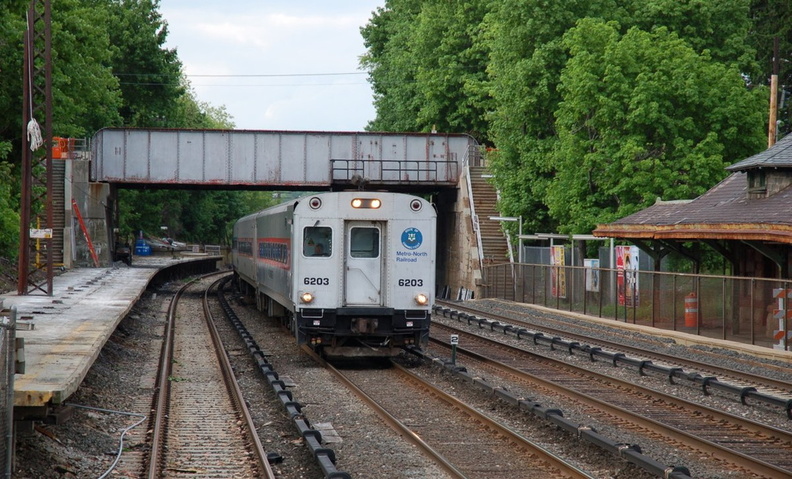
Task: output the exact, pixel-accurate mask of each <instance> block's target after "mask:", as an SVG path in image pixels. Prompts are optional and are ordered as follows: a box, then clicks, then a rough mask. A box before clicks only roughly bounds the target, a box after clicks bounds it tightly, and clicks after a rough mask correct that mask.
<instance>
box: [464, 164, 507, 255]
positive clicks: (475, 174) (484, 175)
mask: <svg viewBox="0 0 792 479" xmlns="http://www.w3.org/2000/svg"><path fill="white" fill-rule="evenodd" d="M469 178H470V190H471V191H470V204H471V210H472V212H473V214H474V217H473V221H474V224H477V225H478V236H479V251H480V252H481V264H482V266H486V265H489V264H501V263H508V262H510V261H511V258H510V255H509V243H508V241H507V239H506V236H505V235H504V233H503V230H502V229H501V224H500V222H499V221H495V220H491V219H490V217H493V216H499V215H500V213H499V212H498V210H497V204H498V193H497V191H496V190H495V187H494V186H492V184H491V183H490V181H489V178H490V174H489V172H488V171H487V167H485V166H472V165H471V166H470V167H469Z"/></svg>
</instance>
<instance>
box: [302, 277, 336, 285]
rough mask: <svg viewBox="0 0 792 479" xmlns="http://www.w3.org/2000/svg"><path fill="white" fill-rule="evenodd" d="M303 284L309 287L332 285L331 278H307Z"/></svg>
mask: <svg viewBox="0 0 792 479" xmlns="http://www.w3.org/2000/svg"><path fill="white" fill-rule="evenodd" d="M303 283H305V284H309V285H319V286H322V285H324V286H327V285H329V284H330V278H305V279H304V280H303Z"/></svg>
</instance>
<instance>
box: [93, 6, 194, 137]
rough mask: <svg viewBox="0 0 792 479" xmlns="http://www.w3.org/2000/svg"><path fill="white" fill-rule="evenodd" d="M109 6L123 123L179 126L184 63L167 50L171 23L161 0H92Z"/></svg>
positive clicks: (149, 125)
mask: <svg viewBox="0 0 792 479" xmlns="http://www.w3.org/2000/svg"><path fill="white" fill-rule="evenodd" d="M94 1H99V2H104V3H106V4H107V9H108V11H109V14H110V19H109V21H110V27H109V28H108V31H109V34H110V40H111V44H112V45H113V48H112V49H111V51H112V65H113V72H114V73H115V75H116V76H117V77H118V79H119V85H120V88H121V94H122V97H123V99H124V104H123V106H122V107H121V109H120V113H121V116H122V117H123V119H124V124H125V125H127V126H137V127H171V128H176V127H179V126H180V125H179V122H180V119H179V118H178V117H177V116H176V115H175V111H174V110H175V108H176V106H177V101H178V99H179V98H181V97H182V96H183V95H184V93H185V90H184V86H183V84H182V73H181V62H180V61H179V58H178V55H177V52H176V50H175V49H168V48H164V45H165V41H166V39H167V36H168V28H167V24H166V23H165V22H164V21H163V19H162V16H161V15H160V13H159V0H94Z"/></svg>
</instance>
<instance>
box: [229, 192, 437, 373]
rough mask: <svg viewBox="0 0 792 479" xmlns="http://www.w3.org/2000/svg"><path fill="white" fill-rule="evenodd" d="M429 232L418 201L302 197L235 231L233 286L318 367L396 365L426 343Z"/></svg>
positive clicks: (431, 281)
mask: <svg viewBox="0 0 792 479" xmlns="http://www.w3.org/2000/svg"><path fill="white" fill-rule="evenodd" d="M436 229H437V211H436V209H435V207H434V205H433V204H432V203H431V202H429V201H427V200H426V199H424V198H421V197H418V196H413V195H409V194H404V193H393V192H369V191H339V192H329V193H320V194H313V195H308V196H304V197H301V198H298V199H295V200H292V201H288V202H286V203H283V204H281V205H278V206H274V207H271V208H268V209H265V210H262V211H259V212H257V213H253V214H250V215H248V216H245V217H243V218H241V219H239V220H237V221H236V223H235V224H234V227H233V245H232V253H231V256H232V264H233V269H234V278H235V280H236V282H237V284H238V285H239V287H240V289H241V290H242V292H243V293H245V294H246V295H247V296H249V297H255V304H256V307H257V308H258V309H259V310H260V311H262V312H263V313H265V314H266V315H267V316H269V317H272V318H279V319H280V320H281V321H282V322H283V324H284V325H286V326H287V327H288V329H289V330H290V331H291V333H292V334H293V335H294V337H295V339H296V342H297V344H307V345H309V346H310V347H311V348H313V349H314V350H317V351H318V352H320V353H321V354H323V355H324V356H326V357H364V356H365V357H372V356H374V357H376V356H395V355H397V354H399V352H400V351H401V350H402V349H403V348H404V347H406V346H416V347H419V348H422V347H424V346H425V345H426V343H427V341H428V338H429V327H430V319H431V312H432V305H433V303H434V297H435V273H436V272H435V267H436V237H437V231H436ZM251 303H252V298H251Z"/></svg>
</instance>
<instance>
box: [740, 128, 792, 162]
mask: <svg viewBox="0 0 792 479" xmlns="http://www.w3.org/2000/svg"><path fill="white" fill-rule="evenodd" d="M752 168H792V134H790V135H787V136H785V137H783V138H781V139H780V140H779V141H778V143H776V144H775V145H773V146H771V147H770V148H768V149H766V150H765V151H763V152H761V153H757V154H755V155H754V156H749V157H748V158H746V159H744V160H742V161H738V162H737V163H735V164H733V165H731V166H727V167H726V170H728V171H745V170H750V169H752Z"/></svg>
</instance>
